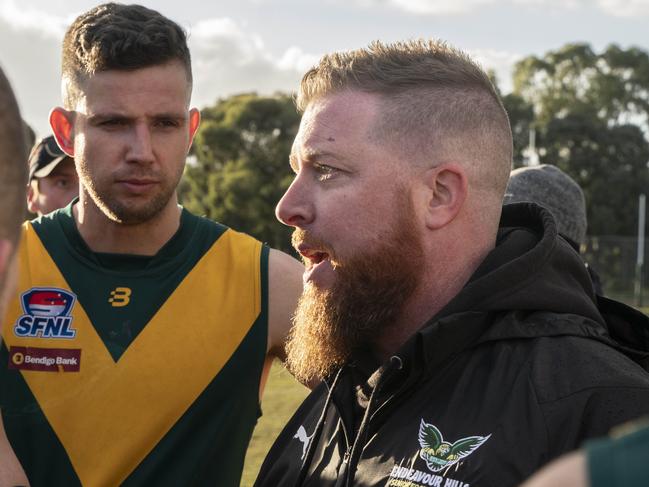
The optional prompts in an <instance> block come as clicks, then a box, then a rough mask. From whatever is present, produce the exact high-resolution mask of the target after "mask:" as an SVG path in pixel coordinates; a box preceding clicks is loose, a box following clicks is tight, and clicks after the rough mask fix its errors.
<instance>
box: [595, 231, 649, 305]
mask: <svg viewBox="0 0 649 487" xmlns="http://www.w3.org/2000/svg"><path fill="white" fill-rule="evenodd" d="M647 243H648V244H649V241H648V242H647ZM637 250H638V239H637V238H635V237H620V236H592V237H588V239H587V241H586V249H585V252H584V254H583V257H584V260H585V261H586V262H588V263H589V264H590V266H591V267H592V268H593V269H594V270H595V271H596V272H597V273H598V274H599V276H600V277H601V279H602V286H603V289H604V294H605V295H606V296H608V297H611V298H614V299H618V300H620V301H623V302H625V303H627V304H630V305H632V306H649V272H648V271H647V265H648V263H649V249H648V248H647V247H645V255H644V262H645V264H644V272H643V276H641V278H642V279H641V281H642V294H641V300H642V302H638V296H637V295H636V294H637V293H636V280H637V279H636V262H637Z"/></svg>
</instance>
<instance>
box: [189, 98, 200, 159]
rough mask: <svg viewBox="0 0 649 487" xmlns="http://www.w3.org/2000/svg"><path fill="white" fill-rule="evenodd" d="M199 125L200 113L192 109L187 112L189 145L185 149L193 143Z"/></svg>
mask: <svg viewBox="0 0 649 487" xmlns="http://www.w3.org/2000/svg"><path fill="white" fill-rule="evenodd" d="M200 123H201V112H200V111H199V110H198V108H192V109H191V110H190V111H189V145H188V146H187V149H188V150H189V148H190V147H191V145H192V142H193V141H194V136H195V135H196V131H197V130H198V126H199V125H200Z"/></svg>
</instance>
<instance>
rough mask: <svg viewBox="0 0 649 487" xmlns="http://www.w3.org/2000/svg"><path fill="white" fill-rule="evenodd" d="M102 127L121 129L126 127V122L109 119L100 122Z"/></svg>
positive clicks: (119, 119)
mask: <svg viewBox="0 0 649 487" xmlns="http://www.w3.org/2000/svg"><path fill="white" fill-rule="evenodd" d="M101 125H102V126H103V127H121V126H124V125H126V120H124V119H121V118H110V119H108V120H104V121H103V122H101Z"/></svg>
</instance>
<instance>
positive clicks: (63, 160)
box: [27, 135, 79, 216]
mask: <svg viewBox="0 0 649 487" xmlns="http://www.w3.org/2000/svg"><path fill="white" fill-rule="evenodd" d="M77 196H79V177H78V176H77V170H76V169H75V167H74V159H72V158H71V157H70V156H68V155H67V154H66V153H65V152H63V151H62V150H61V148H60V147H59V146H58V144H57V143H56V139H54V136H53V135H48V136H47V137H45V138H43V139H41V140H39V141H38V143H36V144H35V145H34V147H33V148H32V151H31V153H30V155H29V186H28V187H27V208H28V209H29V211H31V212H32V213H35V214H36V215H38V216H43V215H47V214H48V213H51V212H53V211H54V210H58V209H59V208H63V207H65V206H67V205H68V204H69V203H70V201H72V200H73V199H74V198H76V197H77Z"/></svg>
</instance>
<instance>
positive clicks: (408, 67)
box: [296, 40, 512, 198]
mask: <svg viewBox="0 0 649 487" xmlns="http://www.w3.org/2000/svg"><path fill="white" fill-rule="evenodd" d="M346 90H351V91H360V92H365V93H370V94H376V95H379V96H380V97H381V98H382V99H383V103H382V105H383V107H382V108H383V110H382V112H383V113H382V117H381V120H380V121H379V123H378V125H377V127H376V130H375V131H374V132H375V137H376V138H378V139H379V140H387V141H388V142H389V143H391V144H396V145H397V147H399V149H400V150H401V151H402V153H403V154H407V156H408V157H409V159H410V160H411V161H412V162H420V163H423V164H430V162H437V163H442V162H464V163H465V165H466V166H467V167H468V172H469V177H470V179H471V184H472V187H473V188H476V187H481V186H482V187H484V188H489V189H491V190H493V189H494V188H495V189H497V191H498V193H499V194H500V197H501V198H502V194H504V191H505V187H506V185H507V180H508V177H509V172H510V170H511V164H512V135H511V128H510V125H509V119H508V117H507V113H506V112H505V109H504V107H503V104H502V102H501V100H500V97H499V95H498V92H497V90H496V88H495V87H494V86H493V84H492V83H491V80H490V79H489V77H488V75H487V74H486V73H485V72H484V70H483V69H482V68H481V67H480V66H479V65H478V64H476V63H475V62H474V61H472V60H471V59H470V58H469V57H468V56H467V55H466V54H465V53H463V52H462V51H460V50H458V49H455V48H453V47H450V46H449V45H447V44H445V43H444V42H440V41H434V40H414V41H407V42H396V43H392V44H384V43H382V42H379V41H374V42H372V43H371V44H370V45H369V46H368V47H366V48H363V49H357V50H354V51H348V52H337V53H333V54H327V55H325V56H323V57H322V58H321V59H320V61H319V63H318V64H317V65H316V66H315V67H313V68H311V69H310V70H309V71H307V73H306V74H305V75H304V77H303V78H302V82H301V84H300V89H299V92H298V95H297V99H296V102H297V105H298V109H300V110H301V111H304V110H305V109H306V107H307V105H308V104H309V103H310V102H311V101H313V100H315V99H317V98H320V97H322V96H326V95H329V94H334V93H338V92H342V91H346ZM458 158H461V159H463V161H459V160H457V159H458ZM472 174H473V177H472Z"/></svg>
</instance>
